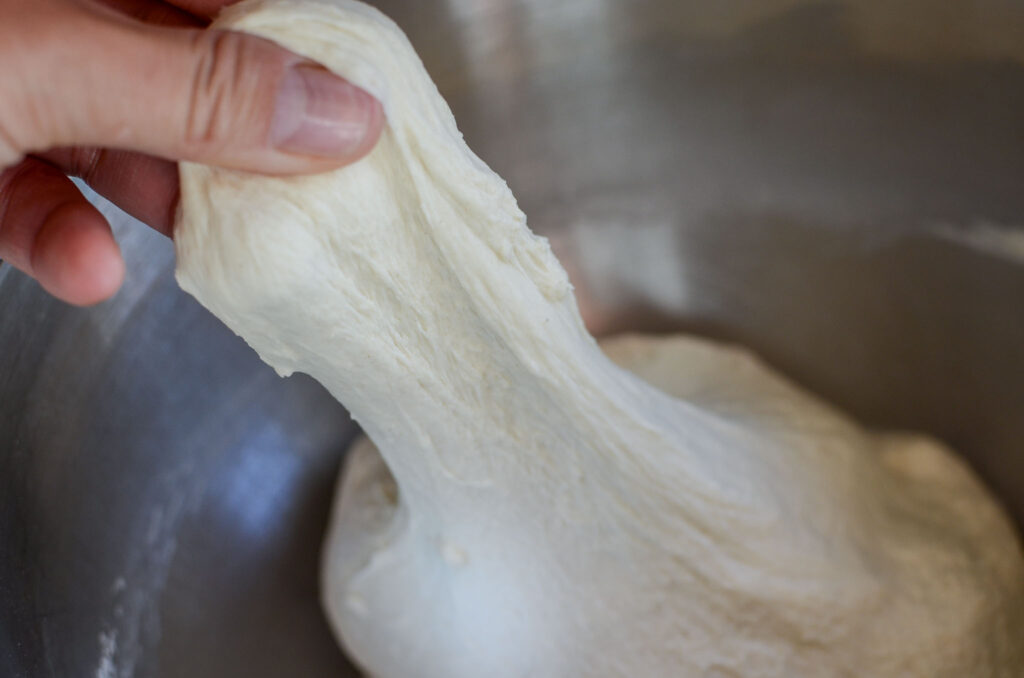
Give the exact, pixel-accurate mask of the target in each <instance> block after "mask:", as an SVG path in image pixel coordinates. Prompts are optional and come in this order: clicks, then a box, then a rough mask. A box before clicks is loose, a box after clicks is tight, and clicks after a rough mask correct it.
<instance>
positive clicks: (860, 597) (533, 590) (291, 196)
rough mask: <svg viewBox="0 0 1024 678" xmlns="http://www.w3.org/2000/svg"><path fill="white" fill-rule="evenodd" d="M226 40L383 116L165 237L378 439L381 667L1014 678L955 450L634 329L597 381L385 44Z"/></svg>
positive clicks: (375, 25)
mask: <svg viewBox="0 0 1024 678" xmlns="http://www.w3.org/2000/svg"><path fill="white" fill-rule="evenodd" d="M217 24H218V26H220V27H230V28H234V29H238V30H244V31H248V32H251V33H255V34H258V35H262V36H264V37H267V38H270V39H272V40H275V41H277V42H279V43H281V44H282V45H285V46H286V47H288V48H290V49H292V50H295V51H297V52H300V53H302V54H305V55H308V56H309V57H311V58H313V59H315V60H317V61H319V62H321V63H323V64H325V65H326V66H328V67H329V68H331V69H332V70H334V71H336V72H337V73H339V74H341V75H343V76H345V77H347V78H348V79H349V80H352V81H353V82H355V83H356V84H358V85H360V86H362V87H364V88H365V89H367V90H368V91H370V92H371V93H373V94H374V95H376V96H377V97H378V98H379V99H380V100H381V101H382V102H383V103H384V106H385V109H386V112H387V117H388V127H387V129H386V131H385V133H384V135H383V137H382V139H381V141H380V143H379V145H378V146H377V147H376V149H375V150H374V151H373V152H372V153H371V154H370V155H369V156H368V157H367V158H366V159H364V160H362V161H360V162H359V163H357V164H355V165H353V166H351V167H348V168H345V169H341V170H338V171H336V172H332V173H329V174H325V175H320V176H311V177H303V178H291V179H282V178H269V177H260V176H253V175H247V174H243V173H240V172H234V171H228V170H218V169H212V168H209V167H203V166H199V165H192V164H185V165H183V166H182V169H181V188H182V190H181V211H180V218H179V221H178V224H177V229H176V245H177V250H178V257H179V260H178V280H179V282H180V283H181V286H182V287H183V288H184V289H186V290H187V291H189V292H190V293H192V294H193V295H195V296H196V298H198V299H199V300H200V301H201V302H202V303H203V304H204V305H205V306H207V307H208V308H209V309H210V310H211V311H213V312H214V313H215V314H216V315H217V316H218V317H220V318H221V319H222V320H223V321H224V322H225V323H226V324H227V325H228V326H229V327H231V328H232V329H233V330H234V331H235V332H237V333H238V334H240V335H241V336H242V337H244V338H245V340H246V341H248V342H249V344H250V345H251V346H252V347H253V348H255V349H256V350H257V351H258V352H259V354H260V355H261V356H262V358H263V359H264V360H265V361H267V362H268V363H270V364H271V365H273V366H274V367H275V368H276V369H277V370H278V371H279V372H280V373H281V374H289V373H291V372H293V371H302V372H306V373H309V374H311V375H313V376H314V377H316V378H317V379H318V380H320V381H321V382H322V383H323V384H324V385H325V386H326V387H327V388H328V389H329V390H330V392H331V393H332V394H333V395H334V396H335V397H337V398H338V399H339V400H340V401H341V402H342V403H344V404H345V405H346V407H348V409H349V410H350V411H351V412H352V414H353V416H354V417H355V418H356V419H357V420H358V421H359V423H360V424H361V425H362V426H363V428H364V430H365V431H366V433H367V434H368V435H369V437H370V438H371V439H372V440H373V441H374V443H375V444H376V448H374V447H373V446H372V445H371V444H369V443H367V442H364V443H360V444H359V445H358V446H357V447H356V449H354V450H353V451H352V452H351V454H350V457H349V459H348V461H347V464H346V472H345V475H344V477H343V479H342V487H341V492H340V495H339V498H338V503H337V505H336V509H335V515H334V519H333V525H332V528H331V532H330V535H329V539H328V544H327V547H326V553H325V561H324V573H323V576H324V600H325V605H326V608H327V612H328V617H329V619H330V621H331V624H332V625H333V627H334V629H335V631H336V632H337V633H338V635H339V638H340V639H341V642H342V643H343V645H344V646H345V648H346V649H347V650H348V652H349V653H350V654H351V656H352V657H353V658H354V659H355V661H356V662H358V663H359V664H360V665H361V666H362V667H363V668H364V669H365V670H366V671H367V672H368V673H370V674H372V675H374V676H376V677H377V678H525V677H530V678H676V677H680V676H683V677H690V676H701V677H707V678H801V677H811V676H822V677H825V676H830V677H831V676H835V677H840V676H846V677H857V678H895V677H897V676H922V677H924V676H926V677H928V678H935V677H947V676H948V677H949V678H965V677H976V678H990V677H991V678H996V677H999V678H1017V677H1020V676H1022V675H1024V670H1022V665H1024V558H1022V553H1021V548H1020V543H1019V541H1018V539H1017V536H1016V535H1015V533H1014V531H1013V528H1012V527H1011V525H1010V524H1009V521H1008V520H1007V518H1006V517H1005V516H1004V515H1003V513H1002V512H1001V510H1000V509H999V508H998V506H997V505H996V504H995V502H994V501H993V500H992V499H990V498H989V496H988V494H987V493H986V491H985V490H984V488H983V487H982V486H981V485H980V484H979V483H978V481H977V480H975V478H974V477H973V476H972V474H971V473H970V472H969V471H968V470H967V468H966V467H965V466H964V465H963V464H962V463H961V462H960V461H958V460H957V459H956V458H955V457H954V456H953V455H952V454H951V453H950V452H949V451H948V450H946V449H945V448H944V447H942V446H941V445H939V444H938V443H936V442H933V441H931V440H928V439H925V438H923V437H919V436H892V435H889V436H880V435H877V434H874V433H870V432H868V431H865V430H864V429H862V428H861V427H859V426H858V425H856V424H855V423H854V422H852V421H851V420H850V419H848V418H847V417H845V416H843V415H842V414H840V413H838V412H836V411H835V410H833V409H832V408H830V407H829V406H827V405H825V404H823V403H821V402H820V401H818V400H816V399H814V398H812V397H810V396H809V395H807V394H805V393H803V392H802V391H800V390H799V389H797V388H795V387H794V386H792V385H790V384H789V383H787V382H786V381H784V380H783V379H781V378H780V377H778V376H775V375H773V374H772V373H770V372H769V371H768V370H766V369H765V368H764V367H762V366H761V364H760V363H759V362H758V361H757V360H756V359H754V358H752V357H751V356H750V355H749V354H747V353H746V352H743V351H740V350H737V349H733V348H724V347H719V346H715V345H711V344H709V343H705V342H701V341H697V340H693V339H684V338H678V337H677V338H667V339H649V338H640V337H626V338H620V339H618V340H615V341H613V342H612V343H610V344H609V345H608V346H607V347H606V350H607V352H608V354H609V355H610V358H611V359H610V360H609V359H608V358H607V357H606V356H605V355H604V354H603V353H602V351H601V349H600V348H599V347H598V346H597V344H596V343H595V342H594V340H593V339H592V338H591V337H590V336H589V335H588V334H587V332H586V330H585V329H584V327H583V324H582V322H581V321H580V317H579V313H578V311H577V308H576V304H575V301H574V299H573V295H572V291H571V287H570V285H569V283H568V280H567V278H566V275H565V272H564V271H563V269H562V268H561V266H560V265H559V264H558V262H557V261H556V260H555V258H554V256H553V255H552V254H551V251H550V249H549V247H548V244H547V242H546V241H545V240H544V239H543V238H539V237H536V236H534V235H533V234H532V233H531V232H530V230H529V229H528V228H527V226H526V220H525V217H524V216H523V214H522V213H521V212H520V210H519V209H518V207H517V206H516V202H515V199H514V198H513V196H512V194H511V192H510V191H509V190H508V188H507V187H506V185H505V183H504V182H503V181H502V180H501V178H500V177H498V176H497V175H495V174H494V173H493V172H491V171H490V170H489V169H488V168H487V167H486V166H485V165H484V163H483V162H481V161H480V160H479V159H478V158H477V157H476V156H474V155H473V153H472V152H471V151H470V150H469V148H468V147H467V146H466V145H465V143H464V142H463V140H462V137H461V135H460V134H459V132H458V130H457V129H456V126H455V121H454V119H453V118H452V115H451V113H450V111H449V110H448V108H447V106H446V104H445V102H444V101H443V100H442V98H441V97H440V95H439V94H438V92H437V90H436V88H435V87H434V85H433V83H432V82H431V80H430V78H429V76H428V75H427V73H426V72H425V70H424V69H423V66H422V65H421V63H420V61H419V59H418V58H417V57H416V54H415V53H414V52H413V49H412V47H411V46H410V45H409V43H408V42H407V40H406V39H405V37H404V35H403V34H402V33H401V31H400V30H399V29H398V28H397V27H396V26H395V25H394V24H393V23H391V22H390V21H389V20H388V19H386V18H385V17H383V16H382V15H381V14H380V13H378V12H377V11H375V10H373V9H371V8H369V7H367V6H365V5H362V4H359V3H356V2H351V1H347V0H293V1H287V0H249V1H247V2H243V3H242V4H240V5H238V6H237V7H234V8H232V9H230V10H229V11H228V12H226V13H225V15H224V16H223V17H222V18H221V19H220V20H219V21H218V22H217ZM616 363H620V364H622V365H623V366H625V367H626V368H628V370H632V371H633V372H635V373H636V375H638V376H634V374H632V373H631V372H629V371H627V369H622V368H620V367H619V366H617V365H616ZM644 380H646V381H644ZM655 387H659V388H660V389H663V390H658V388H655ZM375 449H379V450H380V453H379V454H378V453H377V452H376V451H375Z"/></svg>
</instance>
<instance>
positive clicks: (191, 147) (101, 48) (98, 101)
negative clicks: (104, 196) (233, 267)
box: [0, 10, 384, 174]
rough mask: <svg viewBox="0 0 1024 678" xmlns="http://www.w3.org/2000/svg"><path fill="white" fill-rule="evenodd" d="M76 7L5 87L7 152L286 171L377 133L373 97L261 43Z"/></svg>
mask: <svg viewBox="0 0 1024 678" xmlns="http://www.w3.org/2000/svg"><path fill="white" fill-rule="evenodd" d="M78 14H79V16H78V17H76V18H75V20H74V22H73V23H74V27H73V28H72V27H69V26H66V25H65V26H64V27H63V29H62V28H61V27H60V24H61V23H64V22H57V24H55V25H54V24H51V26H52V27H51V28H49V29H48V32H49V33H50V34H51V39H50V40H48V41H47V44H45V45H43V46H42V48H41V47H40V45H39V44H38V40H37V41H36V43H37V44H35V45H34V48H33V50H32V53H33V54H34V55H41V56H38V57H36V56H32V57H29V58H28V59H27V62H26V63H24V68H23V69H22V70H21V73H22V74H23V77H21V78H19V79H18V81H17V85H16V86H15V88H14V89H15V91H14V92H12V93H5V94H6V95H7V101H8V105H7V106H5V107H8V108H9V109H13V113H11V114H10V118H11V119H10V120H4V121H3V122H4V125H2V126H0V129H2V131H4V132H5V135H4V136H6V137H7V140H13V143H14V144H15V152H16V155H17V154H25V153H29V152H34V151H42V150H46V149H48V148H51V147H55V146H103V147H114V148H122V149H130V150H135V151H141V152H144V153H148V154H150V155H158V156H162V157H165V158H169V159H173V160H178V159H182V160H192V161H196V162H203V163H206V164H212V165H220V166H224V167H231V168H235V169H243V170H249V171H254V172H262V173H268V174H291V173H302V172H316V171H324V170H327V169H332V168H334V167H338V166H341V165H344V164H348V163H350V162H354V161H355V160H357V159H359V158H360V157H362V156H363V155H365V154H366V153H367V152H369V150H370V149H371V148H372V147H373V145H374V144H375V143H376V140H377V138H378V136H379V135H380V131H381V128H382V126H383V117H384V116H383V112H382V109H381V106H380V104H379V103H378V102H377V101H376V100H375V99H374V98H373V97H371V96H370V95H369V94H367V93H366V92H365V91H363V90H361V89H359V88H357V87H355V86H354V85H352V84H350V83H348V82H347V81H345V80H343V79H342V78H339V77H337V76H335V75H334V74H332V73H330V72H329V71H327V70H326V69H324V68H322V67H320V66H318V65H316V64H314V63H312V62H310V61H308V60H306V59H304V58H302V57H300V56H298V55H296V54H294V53H292V52H289V51H287V50H285V49H283V48H281V47H279V46H277V45H275V44H274V43H272V42H270V41H268V40H264V39H261V38H258V37H255V36H251V35H245V34H242V33H234V32H228V31H216V30H205V31H204V30H199V29H183V28H166V27H157V26H149V25H145V24H141V23H134V22H130V21H126V20H121V19H120V18H115V17H108V16H106V15H104V14H102V13H94V12H90V11H87V10H81V11H80V12H78ZM68 21H71V20H68ZM82 54H88V55H89V56H88V57H87V58H85V59H83V58H82V56H81V55H82ZM19 90H20V91H19ZM12 102H13V104H12ZM9 112H10V111H9V110H8V111H5V112H4V114H5V115H8V113H9ZM19 113H20V115H19ZM0 139H2V137H0ZM0 155H2V152H0ZM2 161H3V158H2V157H0V165H3V164H8V163H3V162H2Z"/></svg>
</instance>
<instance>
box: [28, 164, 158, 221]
mask: <svg viewBox="0 0 1024 678" xmlns="http://www.w3.org/2000/svg"><path fill="white" fill-rule="evenodd" d="M39 157H40V158H42V159H43V160H45V161H46V162H48V163H50V164H52V165H54V166H55V167H57V168H58V169H60V170H61V171H62V172H64V173H65V174H70V175H71V176H75V177H79V178H81V179H82V180H83V181H85V183H87V184H89V186H91V187H92V188H93V190H95V191H96V192H97V193H99V194H100V195H102V196H103V197H105V198H107V199H108V200H110V201H111V202H112V203H114V204H115V205H117V206H118V207H120V208H121V209H122V210H124V211H125V212H127V213H128V214H130V215H132V216H133V217H135V218H136V219H138V220H139V221H141V222H143V223H144V224H148V225H149V226H151V227H152V228H154V229H156V230H157V231H160V232H161V233H163V234H164V235H167V236H170V235H171V228H172V226H173V224H174V211H175V208H176V206H177V204H178V166H177V165H176V164H175V163H173V162H170V161H169V160H163V159H162V158H154V157H153V156H150V155H143V154H141V153H132V152H129V151H116V150H109V149H103V148H81V147H74V148H58V149H55V150H52V151H48V152H46V153H41V154H39Z"/></svg>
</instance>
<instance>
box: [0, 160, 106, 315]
mask: <svg viewBox="0 0 1024 678" xmlns="http://www.w3.org/2000/svg"><path fill="white" fill-rule="evenodd" d="M0 257H2V258H3V259H5V260H6V261H8V262H10V263H11V264H12V265H14V266H15V267H16V268H18V269H21V270H22V271H24V272H26V273H28V274H29V275H31V276H32V277H34V278H35V279H36V280H38V281H39V284H40V285H42V286H43V288H44V289H45V290H46V291H48V292H50V293H51V294H53V295H54V296H56V297H59V298H61V299H63V300H65V301H67V302H68V303H71V304H76V305H83V306H84V305H89V304H95V303H97V302H100V301H102V300H104V299H106V298H108V297H110V296H111V295H113V294H114V293H115V292H116V291H117V289H118V288H119V287H120V286H121V282H122V280H123V279H124V260H123V259H122V258H121V251H120V248H119V247H118V246H117V242H116V241H115V240H114V236H113V234H112V233H111V231H110V226H109V225H108V224H107V222H106V220H105V219H104V218H103V215H101V214H100V213H99V211H98V210H96V208H95V207H93V206H92V205H91V204H89V201H87V200H86V199H85V198H84V197H83V196H82V194H81V193H79V191H78V189H76V188H75V186H74V184H72V183H71V181H70V180H69V179H68V178H67V177H66V176H64V175H63V174H61V172H60V171H59V170H57V169H56V168H54V167H51V166H49V165H47V164H46V163H43V162H41V161H39V160H35V159H32V158H30V159H27V160H25V161H24V162H22V163H20V164H19V165H17V166H16V167H13V168H11V169H8V170H7V171H5V172H3V173H2V174H0Z"/></svg>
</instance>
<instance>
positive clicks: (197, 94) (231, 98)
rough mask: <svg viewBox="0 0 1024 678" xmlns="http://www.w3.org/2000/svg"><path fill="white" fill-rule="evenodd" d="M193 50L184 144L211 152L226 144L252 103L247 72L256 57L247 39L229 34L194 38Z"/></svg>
mask: <svg viewBox="0 0 1024 678" xmlns="http://www.w3.org/2000/svg"><path fill="white" fill-rule="evenodd" d="M195 50H196V59H195V65H194V70H193V74H192V80H191V83H190V89H189V104H188V120H187V121H186V125H185V142H186V143H187V144H189V145H190V146H195V147H201V148H204V149H210V150H215V149H217V148H219V147H222V146H224V145H225V144H226V143H228V142H229V141H230V139H231V137H232V134H233V132H234V131H235V126H236V124H237V123H238V122H239V121H240V120H239V118H240V117H241V112H242V111H245V110H246V108H248V107H249V105H251V104H253V103H254V102H253V101H252V98H253V94H252V92H253V90H254V89H255V87H254V85H255V83H254V82H253V79H252V78H251V76H250V74H249V73H248V70H249V68H250V67H251V66H252V65H255V64H256V63H257V62H258V58H257V57H258V54H256V53H255V52H256V50H255V49H254V44H253V41H252V39H251V38H249V37H248V36H244V35H242V34H239V33H232V32H229V31H208V32H203V33H200V34H198V36H197V38H196V44H195Z"/></svg>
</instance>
